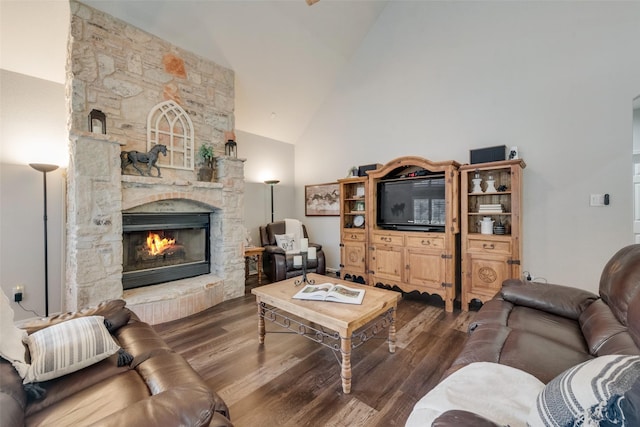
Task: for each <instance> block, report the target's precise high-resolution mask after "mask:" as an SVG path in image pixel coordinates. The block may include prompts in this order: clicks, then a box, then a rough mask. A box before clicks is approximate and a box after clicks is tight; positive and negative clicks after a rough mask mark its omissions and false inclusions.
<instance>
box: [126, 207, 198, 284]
mask: <svg viewBox="0 0 640 427" xmlns="http://www.w3.org/2000/svg"><path fill="white" fill-rule="evenodd" d="M122 229H123V238H122V240H123V263H122V267H123V273H122V285H123V288H124V289H131V288H137V287H140V286H147V285H152V284H156V283H163V282H169V281H172V280H178V279H183V278H187V277H193V276H199V275H201V274H207V273H209V271H210V261H209V260H210V256H209V251H210V246H209V242H210V235H209V214H206V213H148V214H146V213H130V214H123V215H122Z"/></svg>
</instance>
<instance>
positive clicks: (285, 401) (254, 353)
mask: <svg viewBox="0 0 640 427" xmlns="http://www.w3.org/2000/svg"><path fill="white" fill-rule="evenodd" d="M256 282H257V280H256V277H255V276H251V277H250V278H249V279H248V281H247V287H246V291H247V293H246V294H245V296H244V297H240V298H236V299H234V300H230V301H225V302H224V303H222V304H219V305H217V306H215V307H212V308H210V309H208V310H206V311H204V312H201V313H198V314H195V315H192V316H189V317H187V318H184V319H179V320H176V321H173V322H169V323H164V324H161V325H156V326H155V329H156V330H157V331H158V333H159V334H160V335H161V336H162V337H163V338H164V339H165V340H166V341H167V343H168V344H169V345H170V346H172V347H173V348H174V349H175V350H176V351H177V352H178V353H180V354H181V355H182V356H183V357H185V358H186V359H187V360H188V361H189V363H190V364H191V365H192V366H193V368H194V369H195V370H196V371H198V372H199V373H200V374H201V375H202V377H203V378H204V379H205V380H206V381H207V383H208V384H209V386H210V387H211V389H212V390H215V391H217V392H218V394H220V396H222V398H223V399H224V400H225V402H227V405H229V409H230V412H231V420H232V422H233V423H234V425H235V426H236V427H262V426H264V427H272V426H278V427H280V426H282V427H294V426H295V427H298V426H350V427H351V426H367V427H369V426H404V424H405V421H406V420H407V417H408V416H409V413H410V412H411V410H412V409H413V405H414V404H415V403H416V401H418V400H419V399H420V398H421V397H422V396H423V395H424V394H426V393H427V392H428V391H429V390H430V389H431V388H433V386H435V385H436V384H437V383H438V380H439V379H440V377H441V375H442V373H443V372H444V371H445V370H446V369H447V368H448V367H449V366H450V364H451V362H452V361H453V359H454V358H455V357H456V356H457V354H458V353H459V352H460V350H461V348H462V344H463V342H464V340H465V339H466V328H467V325H468V323H469V322H470V321H471V320H472V317H473V312H469V313H461V312H460V311H455V312H454V313H445V312H444V309H443V308H442V307H437V306H433V305H428V304H427V303H425V302H424V301H423V300H416V299H410V298H408V297H405V298H403V299H402V300H401V301H399V303H398V313H397V321H396V328H397V338H398V339H397V343H396V346H397V348H396V352H395V353H394V354H391V353H389V347H388V345H387V342H386V340H385V339H373V340H370V341H368V342H366V343H365V344H364V345H362V346H361V347H358V348H357V349H355V350H354V351H353V352H352V353H351V363H352V385H351V394H348V395H345V394H343V393H342V385H341V384H342V383H341V380H340V366H339V364H338V361H337V357H336V355H335V354H334V353H333V352H332V351H331V350H330V349H329V348H326V347H324V346H321V345H319V344H317V343H314V342H312V341H310V340H308V339H306V338H304V337H301V336H298V335H296V334H287V333H267V336H266V338H265V344H264V345H260V344H259V343H258V327H257V324H258V321H257V307H256V304H255V297H254V296H253V295H251V294H250V289H251V288H252V287H254V286H256V284H257V283H256ZM264 283H265V281H264V280H263V284H264ZM281 330H282V329H279V327H277V326H276V325H273V324H269V322H267V331H281ZM385 332H386V331H385ZM382 336H383V337H386V333H383V334H382Z"/></svg>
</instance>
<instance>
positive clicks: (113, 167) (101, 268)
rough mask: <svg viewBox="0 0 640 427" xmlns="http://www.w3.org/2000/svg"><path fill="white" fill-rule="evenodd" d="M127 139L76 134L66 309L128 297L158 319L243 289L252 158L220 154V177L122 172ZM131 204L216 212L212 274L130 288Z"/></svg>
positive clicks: (151, 319) (137, 208)
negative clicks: (125, 265)
mask: <svg viewBox="0 0 640 427" xmlns="http://www.w3.org/2000/svg"><path fill="white" fill-rule="evenodd" d="M121 145H123V144H122V143H121V142H119V141H117V140H116V139H115V138H113V137H110V136H107V135H97V134H92V133H86V132H80V133H74V134H71V136H70V144H69V151H70V163H69V168H68V171H67V242H66V264H67V265H66V281H65V289H64V298H65V305H66V308H67V309H68V310H77V309H80V308H82V307H84V306H87V305H92V304H97V303H99V302H100V301H103V300H106V299H112V298H124V299H125V300H126V301H127V305H128V306H129V307H130V308H131V309H132V310H133V311H134V312H135V313H136V314H137V315H138V316H139V317H140V318H141V319H142V320H143V321H146V322H148V323H151V324H157V323H162V322H167V321H170V320H175V319H178V318H180V317H184V316H188V315H190V314H193V313H197V312H199V311H202V310H204V309H206V308H208V307H211V306H213V305H216V304H218V303H220V302H222V301H224V300H227V299H231V298H235V297H238V296H241V295H243V294H244V258H243V239H244V226H243V221H242V217H243V209H244V199H243V197H244V172H243V167H244V162H243V161H242V160H240V159H232V158H225V157H221V158H218V159H217V164H216V167H217V182H215V183H213V182H212V183H209V182H198V181H195V179H194V180H193V181H191V180H184V179H180V178H156V177H146V176H145V177H143V176H136V175H122V174H121V171H120V147H121ZM163 175H164V174H163ZM123 211H127V212H161V211H169V212H179V211H180V212H208V213H210V215H211V273H210V274H206V275H202V276H197V277H193V278H188V279H182V280H177V281H173V282H168V283H164V284H159V285H154V286H147V287H143V288H136V289H130V290H127V291H123V288H122V252H123V249H122V212H123Z"/></svg>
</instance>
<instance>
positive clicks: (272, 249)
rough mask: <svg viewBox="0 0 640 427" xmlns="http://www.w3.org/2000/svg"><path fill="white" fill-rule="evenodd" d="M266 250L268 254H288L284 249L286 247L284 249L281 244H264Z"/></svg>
mask: <svg viewBox="0 0 640 427" xmlns="http://www.w3.org/2000/svg"><path fill="white" fill-rule="evenodd" d="M264 251H265V252H266V253H268V254H271V255H275V254H280V255H286V254H287V253H286V252H285V251H284V249H282V248H281V247H280V246H276V245H267V246H264Z"/></svg>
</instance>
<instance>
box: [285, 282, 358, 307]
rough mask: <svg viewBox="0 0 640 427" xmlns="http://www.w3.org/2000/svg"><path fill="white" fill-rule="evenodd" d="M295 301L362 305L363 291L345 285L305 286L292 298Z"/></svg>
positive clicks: (323, 284)
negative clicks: (306, 300)
mask: <svg viewBox="0 0 640 427" xmlns="http://www.w3.org/2000/svg"><path fill="white" fill-rule="evenodd" d="M293 298H295V299H308V300H318V301H333V302H343V303H346V304H362V299H363V298H364V289H353V288H348V287H346V286H345V285H334V284H332V283H322V284H320V285H306V286H305V287H304V288H302V289H300V291H299V292H298V293H297V294H295V295H294V296H293Z"/></svg>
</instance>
